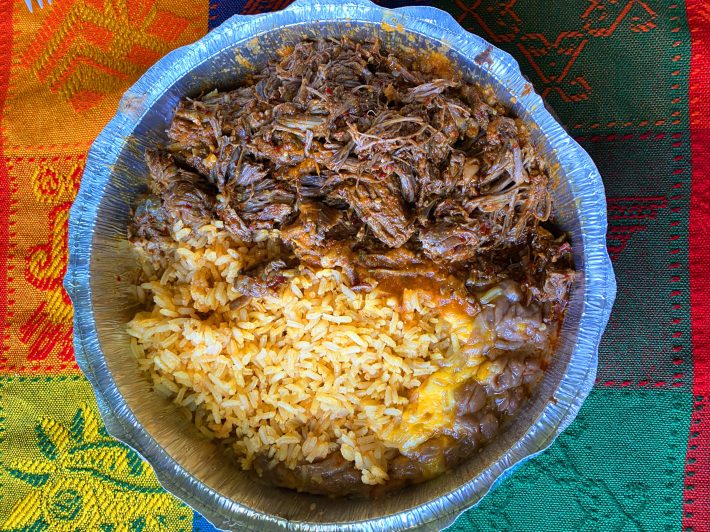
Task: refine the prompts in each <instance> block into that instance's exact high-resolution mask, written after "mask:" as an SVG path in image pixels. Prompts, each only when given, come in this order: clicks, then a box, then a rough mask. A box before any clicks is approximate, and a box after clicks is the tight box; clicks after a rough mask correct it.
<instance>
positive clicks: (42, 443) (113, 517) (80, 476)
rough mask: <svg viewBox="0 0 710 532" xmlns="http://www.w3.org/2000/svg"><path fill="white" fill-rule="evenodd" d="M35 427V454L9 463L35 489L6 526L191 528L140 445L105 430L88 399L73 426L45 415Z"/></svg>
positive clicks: (35, 530)
mask: <svg viewBox="0 0 710 532" xmlns="http://www.w3.org/2000/svg"><path fill="white" fill-rule="evenodd" d="M34 432H35V439H36V441H35V444H36V448H37V456H36V458H32V459H24V460H15V461H12V462H11V463H10V464H9V465H7V466H6V467H5V470H6V472H7V473H8V474H9V475H10V476H12V477H14V478H16V479H19V480H20V481H22V482H23V483H24V484H25V485H26V486H28V487H29V488H30V490H29V493H28V494H27V495H26V496H25V497H24V498H23V499H21V500H20V501H19V502H18V503H17V504H16V505H15V506H14V508H13V509H12V511H11V512H10V515H9V516H8V518H7V519H6V520H5V522H4V523H3V524H2V530H16V531H19V530H30V531H33V532H39V531H43V530H58V531H65V530H66V531H75V530H100V531H104V532H109V531H111V532H118V531H126V532H128V531H135V532H138V531H142V530H170V531H172V530H189V529H190V528H191V526H192V512H191V510H190V509H189V508H187V507H185V506H183V505H180V504H179V503H177V501H175V499H174V498H173V497H172V496H171V495H169V494H167V493H166V492H165V491H164V490H163V489H162V488H161V487H160V485H159V484H158V482H157V481H156V480H155V477H154V476H153V473H152V471H151V470H150V467H149V466H148V465H147V464H145V463H144V462H143V461H142V460H141V458H140V456H138V454H137V453H136V452H135V451H133V450H132V449H129V448H128V447H126V446H125V445H122V444H121V443H119V442H117V441H116V440H114V439H112V438H111V437H110V436H109V435H108V433H107V432H106V431H105V429H104V428H103V426H102V425H101V423H100V421H99V419H98V417H97V415H96V414H95V412H94V411H93V410H92V409H90V408H89V407H88V406H87V405H81V406H80V407H79V409H78V410H77V411H76V414H75V415H74V418H73V419H72V421H71V424H70V425H69V426H68V427H67V426H64V425H63V424H61V423H60V422H58V421H57V420H55V419H51V418H43V419H41V420H40V421H39V422H38V423H37V425H36V426H35V431H34Z"/></svg>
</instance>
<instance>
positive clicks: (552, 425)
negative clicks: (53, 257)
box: [65, 0, 616, 530]
mask: <svg viewBox="0 0 710 532" xmlns="http://www.w3.org/2000/svg"><path fill="white" fill-rule="evenodd" d="M341 35H348V36H351V37H353V38H355V39H358V38H360V39H362V38H368V37H374V36H377V37H379V38H380V39H381V40H382V41H383V44H384V46H385V47H388V48H390V49H392V48H397V49H401V48H404V49H405V51H407V50H408V51H409V53H421V52H424V51H426V52H432V51H434V52H440V53H442V54H444V55H446V56H447V57H448V58H449V59H450V60H451V61H452V62H453V63H454V64H455V65H456V66H457V67H458V68H460V69H461V70H462V72H463V74H464V77H465V78H466V79H467V80H469V81H475V82H476V83H479V84H481V85H484V86H490V87H491V88H492V89H493V91H494V92H495V93H496V96H497V98H498V99H499V100H500V101H501V102H502V103H503V104H504V105H506V106H508V107H509V108H511V109H512V110H513V112H514V113H515V114H516V115H517V116H519V117H521V118H523V119H524V120H525V121H526V122H528V123H529V124H531V134H532V138H533V142H534V143H536V144H537V145H538V146H539V147H540V149H541V150H542V151H543V152H544V153H546V154H547V156H548V158H549V160H550V163H551V166H552V168H553V187H552V193H553V202H554V211H555V217H556V220H557V222H558V224H559V225H560V226H561V227H562V229H564V230H565V231H567V232H568V233H569V234H570V237H571V240H572V245H573V253H574V261H575V267H576V269H577V270H578V271H579V272H581V273H580V275H579V276H578V279H577V282H576V285H575V287H574V291H573V295H572V300H571V303H570V306H569V309H568V312H567V317H566V320H565V324H564V326H563V329H562V333H561V336H560V343H559V346H558V350H557V352H556V354H555V357H554V359H553V362H552V364H551V366H550V367H549V368H548V371H547V373H546V376H545V379H544V381H543V383H542V384H541V386H540V388H539V389H538V393H537V394H536V396H535V397H534V398H533V400H532V401H531V402H530V404H529V405H528V406H527V407H526V408H525V410H524V411H523V412H522V413H520V415H519V416H518V417H517V418H516V420H515V421H514V422H513V423H512V424H511V425H510V426H508V427H507V429H506V430H505V431H504V432H503V433H502V434H500V436H499V437H498V438H497V439H496V440H495V441H494V442H492V443H491V444H490V445H488V446H487V447H486V448H485V449H484V450H483V451H482V452H481V453H479V454H477V455H476V456H474V457H472V458H471V459H470V460H469V461H468V462H466V463H464V464H463V465H462V466H461V467H459V468H457V469H456V470H455V471H452V472H450V473H448V474H446V475H443V476H442V477H439V478H437V479H435V480H432V481H429V482H426V483H424V484H420V485H417V486H413V487H410V488H407V489H405V490H403V491H400V492H397V493H396V494H395V495H393V496H389V497H383V498H380V499H375V500H350V499H340V500H328V499H324V498H321V497H317V496H311V495H305V494H297V493H295V492H288V491H285V490H279V489H277V488H272V487H268V486H263V485H260V484H258V483H254V482H253V481H252V480H251V479H249V478H248V477H247V476H246V475H244V474H242V473H241V472H239V471H238V469H237V467H236V466H234V465H231V462H230V461H229V459H228V457H227V456H225V455H223V454H222V451H221V449H220V448H219V447H218V446H217V445H215V444H214V443H212V442H210V441H208V440H206V439H205V438H204V437H202V436H201V435H200V434H199V433H198V431H197V430H196V429H195V428H194V427H193V426H192V425H191V424H190V423H189V422H188V421H187V420H185V419H183V418H182V417H181V416H180V415H178V413H177V408H176V407H175V406H173V405H172V403H171V402H170V401H168V400H167V399H164V398H161V397H160V396H158V395H157V394H155V393H154V392H153V391H151V384H150V382H149V379H148V378H146V377H145V376H143V375H142V374H141V373H140V369H139V367H138V364H137V363H136V362H135V359H134V358H133V355H132V354H131V350H130V347H129V338H128V335H127V333H126V328H125V324H126V322H128V321H129V320H130V319H131V317H132V316H133V314H134V313H135V311H136V309H137V308H138V301H137V300H136V297H135V289H134V288H133V287H134V283H135V279H136V273H135V272H136V264H135V262H134V260H133V258H132V256H131V253H130V252H129V244H128V242H127V240H126V228H127V224H128V222H129V217H130V207H131V205H132V204H133V203H134V200H135V198H136V196H137V195H138V194H139V193H140V192H141V190H142V188H143V187H144V185H145V181H146V175H147V169H146V166H145V163H144V161H143V151H144V148H145V147H152V146H155V145H158V144H162V143H164V142H165V129H166V127H167V125H168V124H169V123H170V120H171V117H172V113H173V111H174V108H175V106H176V104H177V102H178V100H179V99H180V98H181V97H183V96H185V95H196V94H199V93H201V92H203V91H204V90H206V89H208V88H211V87H213V86H215V85H216V86H218V87H220V88H228V87H231V86H234V85H235V84H236V83H237V82H238V81H239V80H240V79H242V78H243V77H244V76H245V75H246V74H247V73H249V72H250V71H253V70H255V69H258V68H259V67H260V66H261V65H263V64H264V63H265V62H266V60H267V59H268V58H269V57H270V56H273V54H274V53H275V52H276V51H277V50H278V49H281V48H283V47H285V46H289V45H293V44H295V43H296V42H298V41H300V40H302V39H304V38H309V37H310V38H316V37H327V36H341ZM606 225H607V222H606V204H605V199H604V189H603V185H602V181H601V178H600V176H599V174H598V172H597V170H596V168H595V167H594V164H593V163H592V161H591V160H590V158H589V156H588V155H587V154H586V153H585V152H584V150H582V149H581V148H580V147H579V145H578V144H577V143H576V142H574V140H572V139H571V138H570V136H569V135H567V133H566V132H565V131H564V130H563V128H562V127H561V126H560V125H559V124H558V123H557V122H556V121H555V120H554V118H552V116H551V115H550V113H549V112H548V111H547V110H546V109H545V106H544V104H543V102H542V100H541V98H540V97H539V96H538V95H537V94H535V92H534V91H533V90H532V87H531V86H530V84H529V83H527V82H526V81H525V79H524V78H523V76H522V75H521V73H520V71H519V68H518V65H517V63H516V62H515V61H514V60H513V59H512V58H511V57H510V56H509V55H507V54H506V53H504V52H502V51H500V50H498V49H496V48H495V47H493V46H492V45H490V44H489V43H487V42H486V41H484V40H483V39H481V38H480V37H477V36H475V35H472V34H470V33H468V32H466V31H465V30H463V29H462V28H461V27H460V26H459V25H458V24H457V23H456V22H455V21H454V20H453V19H452V18H451V17H450V16H449V15H448V14H446V13H444V12H442V11H439V10H437V9H434V8H429V7H410V8H401V9H397V10H387V9H383V8H380V7H378V6H376V5H374V4H372V3H370V2H367V1H364V0H356V1H349V2H345V3H332V4H329V3H325V2H318V1H313V0H300V1H297V2H296V3H295V4H292V5H291V6H290V7H289V8H288V9H286V10H284V11H281V12H277V13H269V14H265V15H259V16H250V17H244V16H235V17H232V18H231V19H229V20H228V21H227V22H225V23H224V24H222V25H221V26H220V27H219V28H217V29H216V30H214V31H212V32H211V33H210V34H208V35H207V36H205V37H204V38H203V39H201V40H200V41H197V42H196V43H194V44H192V45H189V46H186V47H184V48H181V49H178V50H175V51H173V52H172V53H170V54H168V55H167V56H166V57H165V58H163V59H162V60H160V61H159V62H158V63H157V64H156V65H155V66H153V67H152V68H151V69H150V70H149V71H148V72H147V73H146V74H145V75H144V76H143V77H142V78H141V79H140V80H139V81H138V82H137V83H136V84H135V85H134V86H133V87H132V88H131V89H129V90H128V91H127V92H126V94H125V95H124V97H123V99H122V100H121V102H120V104H119V109H118V112H117V114H116V116H115V117H114V118H113V120H112V121H111V122H110V123H109V125H108V126H107V127H106V128H105V129H104V131H103V132H102V133H101V135H99V137H98V138H97V140H96V141H95V142H94V144H93V146H92V148H91V151H90V152H89V157H88V159H87V163H86V169H85V172H84V177H83V179H82V183H81V188H80V191H79V194H78V196H77V199H76V202H75V203H74V206H73V207H72V211H71V216H70V227H69V267H68V271H67V275H66V278H65V287H66V289H67V292H68V293H69V295H70V297H71V299H72V301H73V303H74V307H75V315H74V316H75V317H74V330H75V350H76V358H77V362H78V363H79V365H80V367H81V368H82V370H83V371H84V373H85V374H86V376H87V378H88V379H89V381H90V382H91V384H92V386H93V388H94V391H95V393H96V397H97V401H98V404H99V409H100V412H101V414H102V417H103V419H104V422H105V424H106V426H107V428H108V430H109V432H110V433H111V434H112V435H113V436H115V437H116V438H118V439H120V440H122V441H124V442H125V443H127V444H128V445H130V446H131V447H133V448H135V449H136V450H137V451H138V452H140V453H141V454H142V455H143V456H144V457H145V458H146V460H148V462H149V463H150V464H151V465H152V466H153V468H154V470H155V472H156V475H157V476H158V478H159V480H160V481H161V482H162V483H163V485H164V486H165V487H166V489H168V490H169V491H171V492H173V493H174V494H175V495H177V496H178V497H180V498H181V499H183V500H184V501H185V502H186V503H188V504H190V505H191V506H193V507H194V508H195V509H196V510H197V511H199V512H200V513H202V514H203V515H204V516H205V517H207V518H208V519H209V520H211V521H212V522H213V523H214V524H215V525H216V526H218V527H220V528H227V529H230V528H251V529H255V530H278V529H285V528H289V529H298V530H384V529H389V530H405V529H409V528H414V527H425V528H431V529H439V528H442V527H444V526H447V525H448V524H450V523H451V522H452V521H453V519H455V517H456V515H458V514H459V513H460V512H461V511H463V510H464V509H466V508H468V507H470V506H471V505H474V504H476V503H477V502H478V501H479V500H480V499H481V497H483V496H484V495H485V494H486V493H487V492H488V491H489V490H490V489H491V487H492V486H493V485H494V483H496V482H497V481H500V479H502V478H503V477H504V476H506V475H507V474H509V473H510V471H512V469H513V468H514V467H515V466H516V465H518V464H519V463H521V462H522V461H523V460H525V459H527V458H530V457H531V456H534V455H535V454H537V453H539V452H541V451H543V450H544V449H545V448H547V447H548V446H549V445H550V444H551V443H552V441H553V440H554V439H555V438H556V437H557V435H558V434H559V433H560V432H561V431H562V430H564V429H565V427H567V426H568V425H569V424H570V423H571V422H572V420H573V419H574V417H575V415H576V414H577V412H578V411H579V408H580V407H581V405H582V403H583V401H584V399H585V398H586V396H587V394H588V393H589V390H590V389H591V387H592V385H593V382H594V378H595V374H596V366H597V349H598V346H599V341H600V339H601V334H602V332H603V330H604V327H605V325H606V322H607V320H608V317H609V313H610V310H611V306H612V304H613V300H614V295H615V291H616V285H615V281H614V275H613V269H612V267H611V263H610V261H609V257H608V254H607V251H606V241H605V233H606Z"/></svg>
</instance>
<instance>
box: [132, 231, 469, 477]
mask: <svg viewBox="0 0 710 532" xmlns="http://www.w3.org/2000/svg"><path fill="white" fill-rule="evenodd" d="M172 234H173V237H174V239H175V242H174V247H173V249H172V250H171V254H170V256H169V257H168V261H167V264H168V266H167V268H166V269H165V271H164V273H162V275H161V276H160V277H158V274H157V273H156V272H155V271H154V270H152V269H151V267H150V266H148V265H147V264H146V265H145V266H144V270H145V277H146V278H147V279H148V281H146V282H144V283H142V284H141V285H140V287H138V295H139V297H146V298H150V297H152V303H153V306H152V310H151V311H150V312H140V313H138V314H137V315H136V316H135V318H134V319H133V320H132V321H131V322H130V323H129V325H128V331H129V334H130V335H131V336H132V346H133V349H134V352H135V354H136V357H137V359H138V360H139V363H140V364H141V366H142V367H143V369H144V370H145V371H147V372H149V373H150V375H151V377H152V379H153V382H154V384H155V387H156V389H157V390H158V391H160V392H162V393H165V394H167V395H170V396H171V397H173V398H174V401H175V402H176V403H178V404H179V405H182V406H184V407H187V409H189V411H190V412H191V415H192V416H193V419H194V421H195V423H197V425H198V427H199V428H200V430H201V431H202V432H204V433H205V434H206V435H208V436H211V437H217V438H229V439H230V440H229V441H230V442H231V445H232V446H233V448H234V450H235V452H236V453H237V456H238V457H239V459H240V463H241V465H242V467H244V468H245V469H247V468H249V467H250V466H251V464H252V462H253V460H254V458H255V457H256V456H258V455H265V456H267V457H268V458H269V461H270V463H271V464H272V465H275V464H277V463H279V462H283V463H285V464H286V465H287V466H288V467H291V468H293V467H295V466H296V465H297V464H298V463H299V462H302V461H303V460H306V461H309V462H312V461H315V460H318V459H321V458H324V457H325V456H327V455H328V454H329V453H331V452H333V451H339V452H340V453H341V454H342V456H343V457H344V458H345V459H346V460H349V461H352V462H353V463H354V465H355V467H356V468H357V469H358V470H360V471H362V481H363V482H364V483H366V484H377V483H382V482H384V481H385V480H387V469H388V468H387V462H388V460H389V459H391V458H392V457H393V456H395V455H396V453H397V449H396V448H395V447H396V446H395V445H394V444H393V443H391V442H387V441H386V438H384V437H383V432H384V431H385V429H386V428H387V427H391V426H394V425H395V424H396V423H397V422H398V421H399V420H400V419H401V417H402V412H403V410H404V409H405V408H406V406H407V405H408V403H409V400H408V396H409V395H410V394H411V391H413V390H414V389H416V388H418V387H419V386H420V385H421V384H422V382H423V381H424V380H425V379H426V377H427V376H428V375H431V374H432V373H434V372H435V371H437V370H438V369H439V368H440V363H441V361H443V360H445V359H447V358H449V357H452V356H453V357H455V356H457V355H458V354H459V353H458V350H459V346H460V345H461V344H464V343H465V342H466V340H467V338H468V337H470V334H471V329H470V318H468V319H464V318H463V317H461V318H460V319H457V318H456V317H455V316H454V317H452V316H445V315H443V314H442V312H441V311H440V310H439V309H437V308H435V306H434V304H432V303H430V300H431V298H426V297H421V298H420V297H418V296H419V294H418V292H417V291H416V290H405V291H404V292H403V294H402V295H401V296H397V295H392V294H391V293H386V292H383V291H380V290H378V289H377V288H375V289H374V290H372V291H371V292H369V293H363V292H355V291H353V290H351V289H350V287H349V286H348V284H347V282H346V280H345V279H344V278H343V276H342V275H341V273H340V272H339V271H338V270H333V269H321V270H317V271H312V270H311V269H308V268H307V267H305V266H299V267H297V268H294V269H292V270H286V271H285V272H283V275H284V276H285V277H286V279H287V280H286V282H285V283H283V284H282V285H281V286H280V287H279V288H278V289H277V290H276V292H277V293H276V294H275V295H273V296H267V297H263V298H252V299H251V300H250V301H249V303H248V304H246V305H245V306H242V307H241V308H237V309H235V310H233V309H232V308H230V303H232V302H234V301H235V300H237V299H238V298H240V296H241V295H242V294H240V293H239V292H238V291H237V290H236V289H235V288H234V281H235V279H236V277H237V276H238V275H239V274H240V272H242V271H243V270H244V269H245V268H248V267H249V266H250V265H253V264H255V263H258V262H261V261H262V260H264V258H265V257H266V258H272V257H275V256H277V254H278V249H277V246H276V245H275V244H274V240H273V239H271V238H270V235H268V234H263V235H261V238H259V240H260V241H259V242H257V243H256V244H253V245H251V247H248V246H245V245H244V244H242V243H240V242H238V241H236V240H235V239H234V238H233V237H232V236H231V235H230V234H229V233H227V232H226V231H224V230H223V229H221V228H220V227H218V223H216V224H215V225H207V226H205V227H203V228H201V229H200V230H199V231H198V232H197V233H196V234H195V233H193V232H192V231H191V230H190V229H189V228H187V227H183V226H182V225H181V224H180V223H179V222H178V224H177V225H176V226H175V227H173V228H172ZM373 284H374V283H373Z"/></svg>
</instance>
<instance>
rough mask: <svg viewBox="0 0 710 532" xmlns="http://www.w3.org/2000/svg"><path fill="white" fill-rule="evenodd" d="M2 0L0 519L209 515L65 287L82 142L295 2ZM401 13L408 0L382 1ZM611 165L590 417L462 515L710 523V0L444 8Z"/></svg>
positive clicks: (595, 524)
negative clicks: (83, 332) (193, 48)
mask: <svg viewBox="0 0 710 532" xmlns="http://www.w3.org/2000/svg"><path fill="white" fill-rule="evenodd" d="M37 2H38V0H34V3H35V4H34V6H35V8H34V12H33V13H30V12H29V10H28V9H27V7H26V6H25V3H24V2H23V1H22V0H11V1H8V0H0V130H1V132H2V135H1V136H0V411H1V412H0V529H2V530H32V531H41V530H76V529H79V530H103V531H119V530H135V531H138V530H159V529H160V530H171V531H172V530H190V529H195V530H212V527H211V526H210V525H209V524H208V523H206V521H205V520H204V519H203V518H201V517H200V516H199V515H197V514H195V513H194V512H193V511H192V510H191V509H189V508H188V507H186V506H185V505H183V504H182V503H180V502H179V501H178V500H177V499H175V498H174V497H172V496H171V495H169V494H167V493H166V492H165V491H163V490H162V489H161V488H160V486H159V485H158V483H157V482H156V480H155V478H154V476H153V474H152V471H151V469H150V468H149V467H148V466H147V465H146V464H144V463H143V462H142V461H141V460H140V458H139V457H138V456H137V455H136V454H135V453H134V452H132V451H130V450H128V449H126V448H125V447H124V446H122V445H121V444H119V443H118V442H116V441H115V440H112V439H111V438H110V437H109V436H108V434H107V433H106V432H105V430H104V428H103V426H102V424H101V421H100V419H99V417H98V414H97V409H96V404H95V402H94V397H93V395H92V392H91V389H90V388H89V386H88V384H87V383H86V381H85V379H84V378H83V376H82V375H81V373H80V372H79V370H78V368H77V366H76V364H75V363H74V358H73V353H72V327H71V320H72V308H71V306H70V303H69V300H68V298H67V295H66V293H65V292H64V291H63V289H62V286H61V282H62V277H63V275H64V272H65V269H66V261H67V244H66V239H67V216H68V212H69V207H70V205H71V202H72V199H73V197H74V195H75V194H76V192H77V189H78V187H79V182H80V178H81V174H82V170H83V166H84V161H85V157H86V153H87V150H88V148H89V145H90V144H91V142H92V140H93V139H94V137H95V136H96V135H97V134H98V132H99V131H100V130H101V128H102V127H103V126H104V124H105V123H106V122H107V121H108V119H109V118H110V117H111V116H112V115H113V114H114V111H115V109H116V106H117V103H118V100H119V97H120V95H121V94H122V93H123V91H124V90H125V89H126V88H128V87H129V86H130V85H131V84H132V83H133V82H134V81H135V80H136V79H137V78H138V77H139V76H140V75H141V73H142V72H143V71H144V70H145V69H146V68H147V67H149V66H150V65H151V64H152V63H153V62H154V61H155V60H156V59H158V58H159V57H161V56H163V55H164V54H166V53H167V52H168V51H170V50H171V49H173V48H175V47H177V46H181V45H183V44H186V43H190V42H192V41H194V40H196V39H198V38H199V37H201V36H202V35H203V34H204V33H205V32H207V31H208V30H209V29H210V28H213V27H215V26H216V25H218V24H220V23H221V22H222V21H224V20H225V19H226V18H227V17H229V16H230V15H231V14H234V13H257V12H261V11H264V10H269V9H280V8H283V7H285V5H286V4H287V3H288V0H273V1H269V0H232V1H228V0H213V2H214V3H212V4H209V3H208V2H207V0H194V1H190V0H54V3H53V4H52V5H47V2H48V0H44V4H45V6H44V9H39V8H38V6H37ZM387 4H388V5H389V6H390V7H396V6H397V5H402V3H401V2H387ZM435 5H437V7H440V8H443V9H446V10H448V11H449V12H450V13H451V14H452V15H453V16H454V17H455V18H456V19H457V20H458V21H459V22H460V23H461V24H462V25H463V26H464V27H466V28H467V29H469V30H471V31H473V32H475V33H478V34H479V35H482V36H483V37H485V38H486V39H488V40H489V41H491V42H493V43H495V44H496V45H497V46H500V47H502V48H503V49H505V50H507V51H508V52H510V53H511V54H513V55H514V56H515V57H516V58H517V59H518V61H519V62H520V65H521V67H522V70H523V72H524V73H525V74H526V75H527V76H528V77H530V79H531V80H532V81H533V83H534V85H535V87H536V89H537V90H538V91H539V92H541V93H542V94H543V95H544V97H545V98H546V99H547V100H548V102H549V103H550V104H551V105H552V106H553V107H554V109H555V110H556V112H557V114H558V115H559V116H560V118H561V120H562V122H563V123H564V124H565V125H566V127H567V128H568V129H569V130H570V131H571V133H572V134H573V135H574V137H576V138H577V140H579V142H580V143H581V144H582V145H583V146H584V148H586V149H587V150H588V151H589V153H590V154H591V156H592V158H593V159H594V160H595V162H596V163H597V165H598V167H599V170H600V171H601V174H602V176H604V182H605V185H606V190H607V195H608V206H609V252H610V254H611V256H612V259H613V261H614V265H615V269H616V272H617V277H618V284H619V294H618V297H617V303H616V306H615V308H614V312H613V314H612V317H611V321H610V324H609V327H608V330H607V332H606V335H605V336H604V340H603V343H602V347H601V352H600V363H599V375H598V380H597V383H596V386H595V388H594V390H593V391H592V393H591V395H590V396H589V399H588V400H587V402H586V403H585V405H584V407H583V409H582V411H581V413H580V415H579V417H578V419H577V420H576V421H575V423H574V424H573V425H572V426H571V427H570V428H569V429H568V430H567V431H566V432H565V433H564V434H563V435H562V436H561V437H560V438H559V439H558V440H557V442H556V443H555V444H554V445H553V446H552V448H551V449H550V450H549V451H547V452H546V453H545V454H544V455H543V456H541V457H539V458H537V459H535V460H533V461H531V462H529V463H527V464H526V465H525V466H523V467H522V468H521V469H520V470H519V471H518V472H517V473H516V474H515V475H514V476H513V477H512V478H510V479H509V480H507V481H506V482H504V483H503V484H502V485H501V486H500V487H499V488H498V489H496V490H495V492H494V493H493V494H492V495H490V496H488V497H487V498H486V499H485V500H484V501H483V503H482V504H481V505H480V506H479V507H478V508H476V509H474V510H470V511H468V512H466V513H465V514H464V515H462V516H461V517H460V518H459V519H458V521H457V522H456V524H455V525H454V529H456V530H520V531H523V530H533V531H536V530H545V531H547V530H602V529H603V530H619V531H621V530H624V531H631V530H678V529H681V528H682V529H684V530H695V531H703V530H710V281H709V278H710V276H709V274H708V267H710V246H709V245H708V244H710V242H709V238H708V232H709V231H710V205H709V204H708V200H710V182H709V181H708V179H710V130H709V128H710V120H709V119H708V116H709V115H710V42H709V41H710V3H708V2H705V1H704V0H685V2H684V0H567V1H565V2H562V1H558V2H552V1H544V0H517V1H516V0H448V1H441V2H437V3H435Z"/></svg>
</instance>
